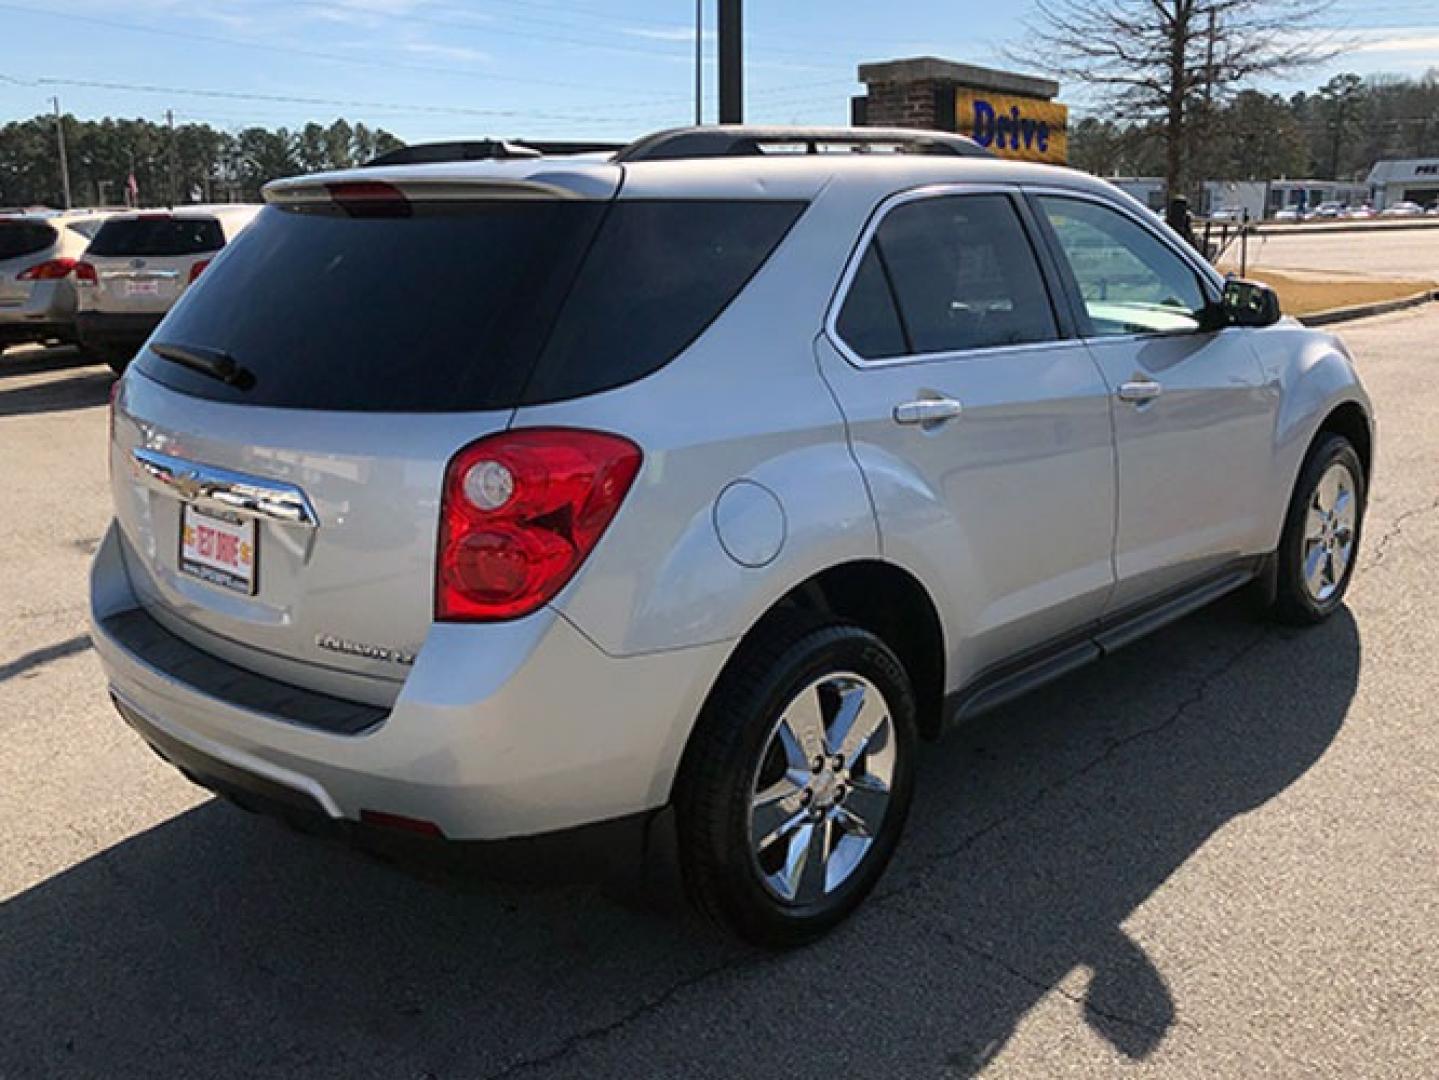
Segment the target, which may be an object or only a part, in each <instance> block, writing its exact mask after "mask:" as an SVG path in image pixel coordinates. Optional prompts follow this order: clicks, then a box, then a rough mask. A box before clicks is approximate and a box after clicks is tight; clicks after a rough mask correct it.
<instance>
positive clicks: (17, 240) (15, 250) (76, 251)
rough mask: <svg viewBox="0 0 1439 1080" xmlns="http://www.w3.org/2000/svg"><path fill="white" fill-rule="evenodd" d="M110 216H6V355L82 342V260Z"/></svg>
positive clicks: (0, 329)
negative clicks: (9, 350)
mask: <svg viewBox="0 0 1439 1080" xmlns="http://www.w3.org/2000/svg"><path fill="white" fill-rule="evenodd" d="M106 216H107V215H106V213H105V212H104V211H98V210H71V211H64V212H57V211H24V212H21V213H16V214H6V215H3V216H0V351H3V350H4V349H5V348H6V347H8V346H10V345H20V344H24V343H26V342H45V341H56V342H68V341H74V340H75V339H76V331H75V279H74V276H73V275H74V268H75V264H76V261H77V260H78V259H79V258H80V256H81V253H82V252H84V250H85V247H86V245H87V244H89V243H90V240H91V238H92V237H94V236H95V234H96V231H97V230H98V229H99V228H100V226H101V225H102V224H103V222H104V221H105V218H106Z"/></svg>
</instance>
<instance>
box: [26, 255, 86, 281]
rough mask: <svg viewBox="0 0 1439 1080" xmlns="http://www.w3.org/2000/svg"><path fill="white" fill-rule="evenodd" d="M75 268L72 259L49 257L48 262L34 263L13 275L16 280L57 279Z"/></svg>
mask: <svg viewBox="0 0 1439 1080" xmlns="http://www.w3.org/2000/svg"><path fill="white" fill-rule="evenodd" d="M73 269H75V260H74V259H51V260H50V261H49V262H42V263H36V264H35V265H34V266H32V267H30V268H29V269H26V270H21V271H20V273H18V274H16V275H15V278H16V280H17V281H59V280H60V279H61V278H63V277H65V276H66V275H67V274H69V273H70V271H71V270H73Z"/></svg>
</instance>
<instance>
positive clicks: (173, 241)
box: [89, 217, 225, 258]
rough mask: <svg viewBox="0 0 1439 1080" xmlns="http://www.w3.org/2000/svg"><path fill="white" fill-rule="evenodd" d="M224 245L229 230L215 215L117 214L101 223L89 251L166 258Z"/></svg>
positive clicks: (197, 252) (102, 255) (213, 249)
mask: <svg viewBox="0 0 1439 1080" xmlns="http://www.w3.org/2000/svg"><path fill="white" fill-rule="evenodd" d="M224 246H225V234H224V233H223V232H222V231H221V229H220V223H219V222H218V221H216V220H215V219H214V218H172V217H159V218H115V219H111V220H110V221H107V222H105V224H104V225H102V226H100V231H99V232H98V233H96V234H95V239H94V240H92V241H91V242H90V251H89V254H91V255H99V256H101V257H106V256H111V255H144V256H149V257H151V258H163V257H165V256H176V255H201V254H204V253H205V252H207V251H219V250H220V248H222V247H224Z"/></svg>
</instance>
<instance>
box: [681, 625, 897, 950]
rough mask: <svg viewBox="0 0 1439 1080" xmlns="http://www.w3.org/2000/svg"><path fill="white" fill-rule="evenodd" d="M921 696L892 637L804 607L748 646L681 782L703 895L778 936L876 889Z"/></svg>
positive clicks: (688, 857)
mask: <svg viewBox="0 0 1439 1080" xmlns="http://www.w3.org/2000/svg"><path fill="white" fill-rule="evenodd" d="M915 751H916V727H915V699H914V691H913V689H912V687H911V685H910V680H909V677H908V675H907V674H906V673H905V670H904V666H903V665H902V664H901V663H900V661H899V659H898V658H897V657H896V656H895V654H894V653H893V652H892V651H891V650H890V648H889V647H888V646H887V645H885V643H884V642H883V641H881V640H880V639H879V638H877V637H876V636H875V635H873V634H871V633H869V632H868V631H866V630H863V629H860V628H859V627H856V626H851V625H849V624H846V623H839V622H823V621H816V620H813V619H808V618H804V617H802V616H797V617H795V618H785V619H782V620H779V621H776V622H774V623H772V624H771V625H770V626H768V627H767V628H764V629H762V630H761V631H760V632H759V633H758V634H757V635H756V636H755V637H754V638H752V639H751V640H749V641H747V642H745V644H744V645H742V646H741V649H740V652H739V653H738V654H737V655H736V656H735V657H734V659H733V660H732V661H731V662H730V664H729V666H728V667H727V668H726V670H725V672H724V674H723V676H721V678H720V681H719V683H718V684H717V685H716V687H715V689H714V691H713V692H712V693H711V695H710V698H709V701H708V702H706V704H705V707H704V710H703V712H702V713H701V715H700V719H699V722H698V724H697V726H696V728H695V732H694V734H693V736H692V737H691V740H690V745H689V747H688V749H687V750H686V754H685V761H684V764H683V766H682V768H681V771H680V777H679V781H678V783H677V785H676V799H675V803H676V813H677V821H678V826H679V842H680V848H679V859H680V867H681V871H682V873H683V875H684V882H685V886H686V891H687V892H688V893H689V895H690V898H691V900H692V901H693V902H694V903H695V905H696V906H697V907H698V908H699V909H700V910H701V911H703V912H704V913H705V914H707V915H709V916H710V917H711V918H713V919H714V920H715V921H716V922H718V923H719V924H720V925H721V926H723V927H725V928H726V929H728V930H729V931H731V932H732V933H735V934H737V935H738V936H739V937H741V938H744V939H745V940H747V941H749V942H751V943H754V944H757V945H761V946H765V947H770V948H784V947H792V946H796V945H802V944H805V943H807V942H810V941H813V940H815V939H816V938H818V937H820V936H821V935H822V934H824V933H826V932H827V931H829V930H830V929H832V928H833V927H834V926H835V925H837V924H838V923H839V922H841V921H842V920H843V919H844V918H845V917H846V916H848V915H849V914H850V913H851V912H852V911H853V910H854V909H855V908H856V907H858V906H859V904H860V903H861V902H862V901H863V900H864V898H865V896H867V895H868V893H869V892H870V890H871V889H872V888H873V887H874V884H875V882H876V881H878V880H879V877H880V875H881V874H882V873H883V872H884V869H885V867H886V865H888V863H889V860H890V857H891V856H892V855H893V853H894V849H895V846H896V845H897V843H898V841H899V837H900V833H901V832H902V830H903V828H904V821H905V817H906V815H907V813H908V810H909V803H910V799H911V796H912V793H913V786H914V757H915Z"/></svg>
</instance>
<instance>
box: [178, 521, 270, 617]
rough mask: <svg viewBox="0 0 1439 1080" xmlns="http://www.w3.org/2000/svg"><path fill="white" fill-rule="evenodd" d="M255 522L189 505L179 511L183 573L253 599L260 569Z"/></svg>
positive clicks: (181, 567)
mask: <svg viewBox="0 0 1439 1080" xmlns="http://www.w3.org/2000/svg"><path fill="white" fill-rule="evenodd" d="M259 565H260V559H259V550H258V548H257V546H256V543H255V519H254V518H240V517H231V516H222V515H220V514H212V513H210V512H208V511H205V510H201V509H199V508H198V507H194V506H191V505H190V504H189V503H186V504H184V505H183V506H182V508H181V510H180V570H181V572H182V573H186V574H189V575H190V576H191V577H197V578H199V579H200V580H201V581H206V582H209V583H210V584H211V585H218V586H220V587H221V588H223V589H230V590H232V591H233V592H238V593H244V594H245V595H246V596H253V595H254V593H255V581H256V577H257V571H258V569H259Z"/></svg>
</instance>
